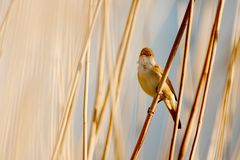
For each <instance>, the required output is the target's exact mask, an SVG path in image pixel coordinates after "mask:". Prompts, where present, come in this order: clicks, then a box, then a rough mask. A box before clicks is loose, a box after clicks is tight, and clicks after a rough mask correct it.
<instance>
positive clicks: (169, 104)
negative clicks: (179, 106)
mask: <svg viewBox="0 0 240 160" xmlns="http://www.w3.org/2000/svg"><path fill="white" fill-rule="evenodd" d="M164 103H165V105H166V106H167V109H168V110H169V112H170V114H171V116H172V119H173V120H174V122H175V123H176V118H177V110H174V109H176V107H174V106H172V105H171V103H170V102H169V100H164ZM181 128H182V124H181V121H180V119H179V123H178V129H181Z"/></svg>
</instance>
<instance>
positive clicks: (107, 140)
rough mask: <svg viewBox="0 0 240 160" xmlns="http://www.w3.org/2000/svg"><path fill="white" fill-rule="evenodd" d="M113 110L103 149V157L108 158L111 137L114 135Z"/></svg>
mask: <svg viewBox="0 0 240 160" xmlns="http://www.w3.org/2000/svg"><path fill="white" fill-rule="evenodd" d="M112 112H113V110H111V115H110V120H109V124H108V131H107V137H106V142H105V146H104V150H103V156H102V158H101V159H103V160H106V159H107V157H108V153H109V148H110V139H111V135H112V125H113V113H112Z"/></svg>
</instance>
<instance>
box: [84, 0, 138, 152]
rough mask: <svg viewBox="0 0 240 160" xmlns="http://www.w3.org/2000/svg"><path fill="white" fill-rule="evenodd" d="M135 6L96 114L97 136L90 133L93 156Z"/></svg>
mask: <svg viewBox="0 0 240 160" xmlns="http://www.w3.org/2000/svg"><path fill="white" fill-rule="evenodd" d="M135 5H136V0H135V1H133V2H132V5H131V8H130V12H129V15H128V19H127V22H126V25H125V29H124V33H123V37H122V40H121V44H120V47H119V50H118V54H117V58H116V62H115V65H114V69H113V73H112V75H111V77H110V80H109V82H108V87H107V91H106V94H105V97H104V100H103V103H102V105H101V111H100V113H99V116H98V115H97V113H94V114H96V116H97V120H96V121H97V122H96V126H95V127H96V128H95V134H93V133H90V135H92V136H91V137H90V141H89V144H88V146H89V153H91V154H93V150H94V146H95V143H96V139H97V135H98V131H99V128H100V125H101V122H102V119H103V115H104V113H105V111H106V105H107V101H108V98H109V96H110V93H111V92H112V90H113V86H114V85H115V82H116V77H117V72H118V70H119V67H121V64H120V62H121V59H122V57H123V47H124V45H125V44H126V40H127V35H128V33H129V30H130V28H131V27H132V26H131V24H132V23H131V22H132V20H133V16H134V14H133V13H134V10H135ZM93 139H94V141H93Z"/></svg>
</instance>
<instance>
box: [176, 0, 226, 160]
mask: <svg viewBox="0 0 240 160" xmlns="http://www.w3.org/2000/svg"><path fill="white" fill-rule="evenodd" d="M222 8H223V3H222V1H221V0H220V1H219V3H218V8H217V12H216V16H215V20H214V24H213V27H212V32H211V36H210V41H209V46H208V51H207V54H206V58H205V63H204V67H203V70H202V74H201V78H200V81H199V84H198V88H197V93H196V96H195V100H194V103H193V107H192V110H191V113H190V118H189V121H188V124H187V129H186V131H185V134H184V137H183V141H182V144H181V148H180V152H179V155H178V158H179V159H180V160H181V159H183V157H184V155H185V153H186V151H187V147H188V144H189V140H190V136H191V133H192V128H193V118H194V116H195V114H196V113H197V104H198V100H199V98H200V92H201V90H202V88H203V85H204V82H205V80H206V76H207V74H208V70H209V69H211V67H210V59H211V53H213V54H214V52H215V47H216V45H215V44H216V41H217V33H218V29H219V26H220V19H221V13H222ZM213 59H214V57H213Z"/></svg>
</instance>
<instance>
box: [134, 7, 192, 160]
mask: <svg viewBox="0 0 240 160" xmlns="http://www.w3.org/2000/svg"><path fill="white" fill-rule="evenodd" d="M189 12H190V5H188V7H187V9H186V11H185V14H184V18H183V20H182V24H181V26H180V28H179V30H178V33H177V36H176V39H175V41H174V44H173V47H172V50H171V52H170V55H169V57H168V60H167V63H166V65H165V68H164V72H163V75H162V78H161V81H160V83H159V85H158V90H157V92H158V94H157V96H156V97H154V98H153V101H152V104H151V105H150V107H149V109H148V113H147V116H146V119H145V122H144V125H143V128H142V130H141V133H140V135H139V137H138V141H137V143H136V146H135V148H134V151H133V153H132V156H131V160H135V159H136V158H137V155H138V152H139V150H140V148H141V146H142V143H143V141H144V138H145V136H146V133H147V130H148V127H149V125H150V122H151V119H152V117H153V114H154V112H155V110H156V106H157V102H158V100H159V98H160V96H161V95H160V93H161V91H162V87H163V84H164V83H165V81H166V79H167V76H168V73H169V71H170V67H171V64H172V61H173V59H174V57H175V55H176V51H177V48H178V46H179V43H180V41H181V38H182V35H183V33H184V30H185V28H186V25H187V21H188V15H189Z"/></svg>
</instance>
